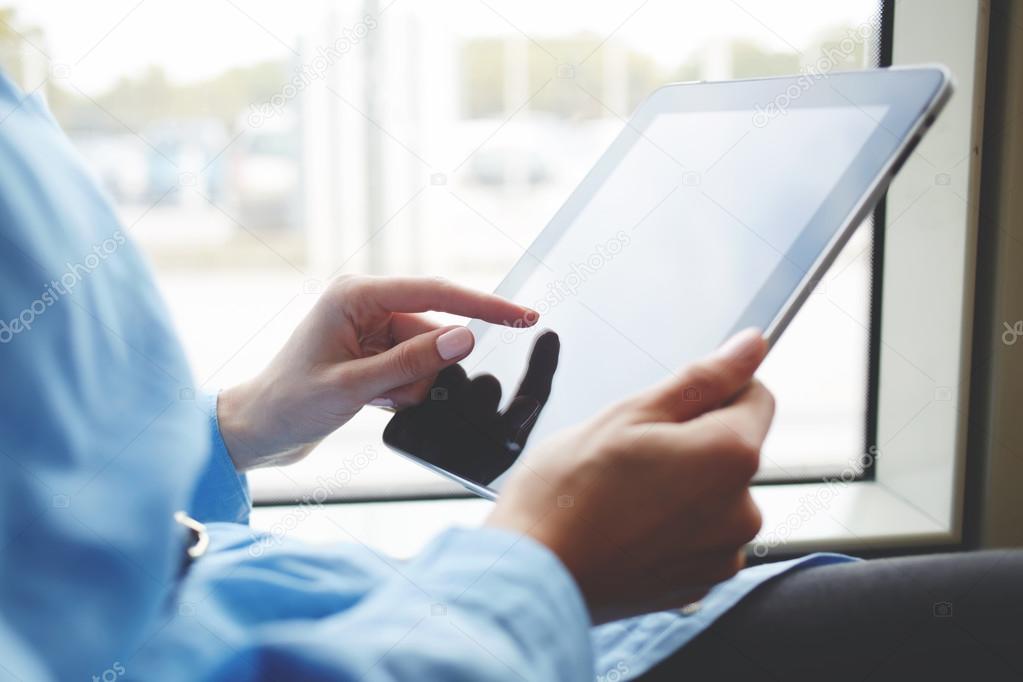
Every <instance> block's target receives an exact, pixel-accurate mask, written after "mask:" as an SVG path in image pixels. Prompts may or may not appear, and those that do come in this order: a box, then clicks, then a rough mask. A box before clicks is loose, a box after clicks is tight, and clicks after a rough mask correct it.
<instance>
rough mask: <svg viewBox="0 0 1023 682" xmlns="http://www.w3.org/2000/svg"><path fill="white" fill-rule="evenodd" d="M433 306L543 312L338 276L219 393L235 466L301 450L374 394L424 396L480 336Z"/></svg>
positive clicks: (397, 398)
mask: <svg viewBox="0 0 1023 682" xmlns="http://www.w3.org/2000/svg"><path fill="white" fill-rule="evenodd" d="M431 310H432V311H439V312H445V313H452V314H455V315H462V316H465V317H471V318H477V319H481V320H485V321H487V322H492V323H495V324H505V325H512V324H514V325H517V326H523V325H529V324H532V323H533V322H535V320H536V317H537V316H536V313H534V312H532V311H531V310H529V309H528V308H523V307H522V306H519V305H516V304H514V303H511V302H509V301H506V300H505V299H503V298H500V297H498V296H494V295H492V294H485V293H481V292H478V291H473V290H471V289H466V288H464V287H461V286H458V285H456V284H452V283H450V282H447V281H444V280H441V279H436V278H425V277H393V278H382V277H351V276H348V277H341V278H338V279H336V280H334V281H333V282H332V283H331V284H330V286H329V287H328V289H327V291H326V292H325V293H324V294H323V296H321V297H320V300H319V301H317V302H316V305H315V306H314V307H313V310H312V312H310V313H309V315H308V316H307V317H306V318H305V319H304V320H303V321H302V323H301V324H300V325H299V326H298V328H297V329H296V330H295V332H294V333H293V334H292V335H291V338H290V339H288V342H287V343H286V344H285V346H284V348H283V349H282V350H281V351H280V353H278V354H277V357H275V358H274V359H273V361H272V362H271V363H270V365H269V366H268V367H267V368H266V369H265V370H264V371H263V372H262V373H261V374H260V375H259V376H257V377H256V378H254V379H252V380H251V381H248V382H246V383H244V384H241V385H239V386H235V387H233V388H230V389H226V390H224V391H223V392H222V393H221V394H220V399H219V401H218V406H217V414H218V418H219V421H220V430H221V433H222V434H223V437H224V442H225V444H226V445H227V449H228V452H229V453H230V454H231V458H232V459H233V460H234V463H235V467H236V468H237V469H238V470H239V471H245V470H247V469H253V468H256V467H260V466H273V465H279V464H287V463H290V462H293V461H295V460H298V459H301V458H302V457H304V456H305V455H306V454H307V453H308V452H309V450H311V449H312V448H313V447H314V446H315V445H316V444H317V443H319V442H320V440H322V439H323V438H324V437H325V436H327V435H328V434H330V433H331V432H332V431H334V430H335V429H337V428H338V427H339V426H341V425H342V424H344V423H345V422H347V421H348V420H349V419H351V418H352V417H353V416H354V415H355V413H356V412H358V411H359V410H360V409H362V407H363V406H364V405H366V404H368V403H373V404H377V405H384V406H388V407H402V406H406V405H411V404H414V403H417V402H420V401H422V400H423V398H424V397H425V395H426V391H427V390H428V389H429V387H430V385H431V384H432V383H433V380H434V378H435V377H436V376H437V373H438V372H439V371H440V370H441V369H443V368H445V367H447V366H449V365H453V364H454V363H456V362H458V361H459V360H461V359H462V358H464V357H465V356H467V355H468V354H469V352H470V351H471V350H472V347H473V344H474V343H475V339H474V338H473V336H472V332H470V331H469V330H468V329H466V328H465V327H458V326H439V325H436V324H434V323H432V322H430V321H429V320H427V319H425V318H424V317H422V316H420V315H417V314H416V313H421V312H427V311H431Z"/></svg>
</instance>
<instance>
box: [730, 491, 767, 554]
mask: <svg viewBox="0 0 1023 682" xmlns="http://www.w3.org/2000/svg"><path fill="white" fill-rule="evenodd" d="M763 524H764V516H763V514H762V513H761V512H760V507H758V506H757V503H756V502H754V501H753V497H752V496H751V495H750V494H749V493H748V492H747V493H746V494H745V495H744V496H743V500H742V502H741V504H740V507H739V513H738V516H737V520H736V529H735V531H736V534H737V539H738V544H741V545H745V544H746V543H747V542H749V541H750V540H752V539H753V538H755V537H756V536H757V533H759V532H760V528H761V527H762V526H763Z"/></svg>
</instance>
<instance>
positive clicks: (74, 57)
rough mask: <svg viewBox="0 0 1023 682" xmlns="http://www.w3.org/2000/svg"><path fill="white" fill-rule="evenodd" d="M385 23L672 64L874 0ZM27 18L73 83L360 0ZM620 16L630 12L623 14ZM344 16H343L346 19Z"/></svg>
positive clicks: (678, 0)
mask: <svg viewBox="0 0 1023 682" xmlns="http://www.w3.org/2000/svg"><path fill="white" fill-rule="evenodd" d="M379 1H380V5H381V6H383V7H387V8H388V9H387V11H386V12H385V13H384V15H383V16H382V17H381V20H380V21H381V24H382V25H383V24H384V23H385V22H386V21H387V20H388V18H389V16H394V15H396V14H401V13H406V14H407V13H416V14H417V15H418V18H419V21H421V22H429V23H435V24H436V25H438V26H440V27H442V28H443V29H445V30H449V31H451V32H452V33H453V34H455V35H465V36H473V35H512V34H517V33H519V32H522V33H526V34H528V35H529V36H530V37H531V38H533V39H535V40H537V41H538V42H540V43H542V42H543V40H544V38H549V37H553V36H564V35H573V34H577V33H579V32H583V31H586V32H590V33H594V34H596V35H600V36H609V35H611V34H612V33H613V34H614V37H615V38H616V39H618V40H621V41H623V42H625V43H626V44H628V45H630V46H632V47H634V48H637V49H640V50H643V51H645V52H647V53H648V54H650V55H651V56H652V57H654V58H655V59H656V60H658V61H660V62H662V63H664V64H666V65H674V64H678V63H680V62H682V61H683V60H684V59H685V58H686V56H687V55H688V54H689V53H691V52H692V51H693V50H694V49H697V48H699V47H700V46H701V45H704V44H706V43H707V42H709V41H713V40H715V39H718V38H725V37H734V36H743V37H750V38H753V39H755V40H758V41H760V42H762V43H763V44H764V45H766V46H769V47H773V48H776V49H779V50H784V49H791V46H794V47H796V48H798V49H801V48H802V47H804V46H805V45H806V44H807V43H808V42H809V41H810V40H811V39H812V37H813V35H814V34H815V33H816V32H817V31H818V30H820V29H821V28H822V27H824V26H831V25H834V24H837V23H848V24H852V25H856V24H860V23H862V22H864V21H866V20H867V19H869V17H870V16H871V15H872V14H873V10H874V8H875V7H876V6H877V2H876V1H873V0H847V1H844V2H836V1H834V0H830V1H822V0H713V1H711V0H648V1H646V2H644V0H620V1H619V2H613V3H612V2H600V1H597V0H559V1H558V2H557V3H551V2H550V1H549V0H542V1H537V0H486V2H484V1H483V0H430V1H429V2H424V0H393V2H392V0H379ZM3 4H4V5H8V6H9V5H13V6H14V7H15V8H17V10H18V12H19V15H20V16H21V18H22V22H23V24H24V23H29V24H33V25H36V26H39V27H41V28H42V29H43V31H44V32H45V34H46V42H45V45H43V46H42V47H43V49H44V50H45V51H46V53H47V54H48V55H49V56H50V57H51V58H52V60H53V61H54V62H57V63H61V64H64V65H68V66H70V68H71V73H72V75H73V78H74V81H75V83H76V85H78V86H79V87H81V88H83V89H85V90H88V91H93V92H96V91H98V90H101V89H103V88H105V87H107V86H108V85H109V84H110V83H112V82H113V81H114V80H115V79H116V78H118V77H120V76H122V75H128V74H133V73H137V72H139V71H140V70H142V69H143V68H145V67H146V66H148V65H150V64H158V65H161V66H163V67H164V68H165V69H166V70H167V71H168V72H169V73H170V74H171V77H172V78H174V79H175V80H179V81H189V80H196V79H199V78H202V77H205V76H209V75H212V74H215V73H219V72H220V71H223V70H224V69H225V68H228V67H230V66H235V65H242V64H249V63H252V62H255V61H259V60H263V59H268V58H277V57H282V56H284V55H286V54H288V50H287V48H286V47H285V44H287V45H291V46H294V45H296V44H297V39H298V38H299V36H302V35H307V34H311V33H313V32H314V31H316V30H318V28H319V27H320V26H322V22H323V17H324V16H325V15H326V13H327V12H328V11H329V10H330V8H331V7H335V8H337V11H338V12H339V13H340V15H341V16H342V17H355V16H360V15H361V10H360V8H361V6H362V3H361V2H356V1H352V0H348V1H345V0H297V1H294V2H281V1H280V0H258V1H257V0H141V1H140V0H95V1H93V2H68V1H67V0H13V1H11V0H8V2H4V3H3ZM623 22H624V23H623ZM344 23H346V22H345V21H344V20H343V21H342V24H344Z"/></svg>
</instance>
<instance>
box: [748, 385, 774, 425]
mask: <svg viewBox="0 0 1023 682" xmlns="http://www.w3.org/2000/svg"><path fill="white" fill-rule="evenodd" d="M752 390H753V391H756V392H757V393H758V394H760V396H761V397H762V398H763V401H764V402H765V403H766V404H767V406H768V408H769V409H768V413H769V414H770V415H771V417H773V416H774V409H775V406H776V405H775V404H776V401H775V398H774V393H771V389H769V388H767V386H765V385H764V384H762V383H761V382H760V381H759V380H757V379H754V380H753V382H752Z"/></svg>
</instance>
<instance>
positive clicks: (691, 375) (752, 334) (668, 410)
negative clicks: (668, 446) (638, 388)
mask: <svg viewBox="0 0 1023 682" xmlns="http://www.w3.org/2000/svg"><path fill="white" fill-rule="evenodd" d="M765 355H767V342H766V341H764V337H763V336H761V334H760V330H758V329H753V328H750V329H745V330H743V331H741V332H739V333H738V334H736V335H735V336H733V337H731V338H730V339H728V340H727V341H725V342H724V343H723V344H722V345H721V347H720V348H718V349H717V350H716V351H715V352H714V353H712V354H711V355H709V356H707V357H706V358H704V359H702V360H699V361H697V362H694V363H693V364H691V365H689V366H688V367H686V368H685V369H683V370H682V371H681V372H679V373H678V374H676V375H675V376H673V377H671V378H670V379H668V380H667V381H665V382H664V383H663V384H661V385H659V386H656V387H655V388H653V389H652V390H651V391H649V392H648V393H646V394H644V395H643V396H642V397H641V398H640V401H639V407H640V409H641V410H643V411H646V412H650V413H653V415H654V416H655V418H656V419H666V420H669V421H686V420H689V419H693V418H694V417H697V416H699V415H701V414H703V413H704V412H708V411H710V410H713V409H715V408H717V407H719V406H721V405H722V404H723V403H725V402H726V401H727V400H729V399H730V398H732V397H733V396H734V395H736V394H737V393H738V392H739V391H740V390H742V388H743V387H744V386H746V384H748V383H749V381H750V379H752V378H753V373H754V372H755V371H756V370H757V368H758V367H759V366H760V363H761V362H763V360H764V356H765Z"/></svg>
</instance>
